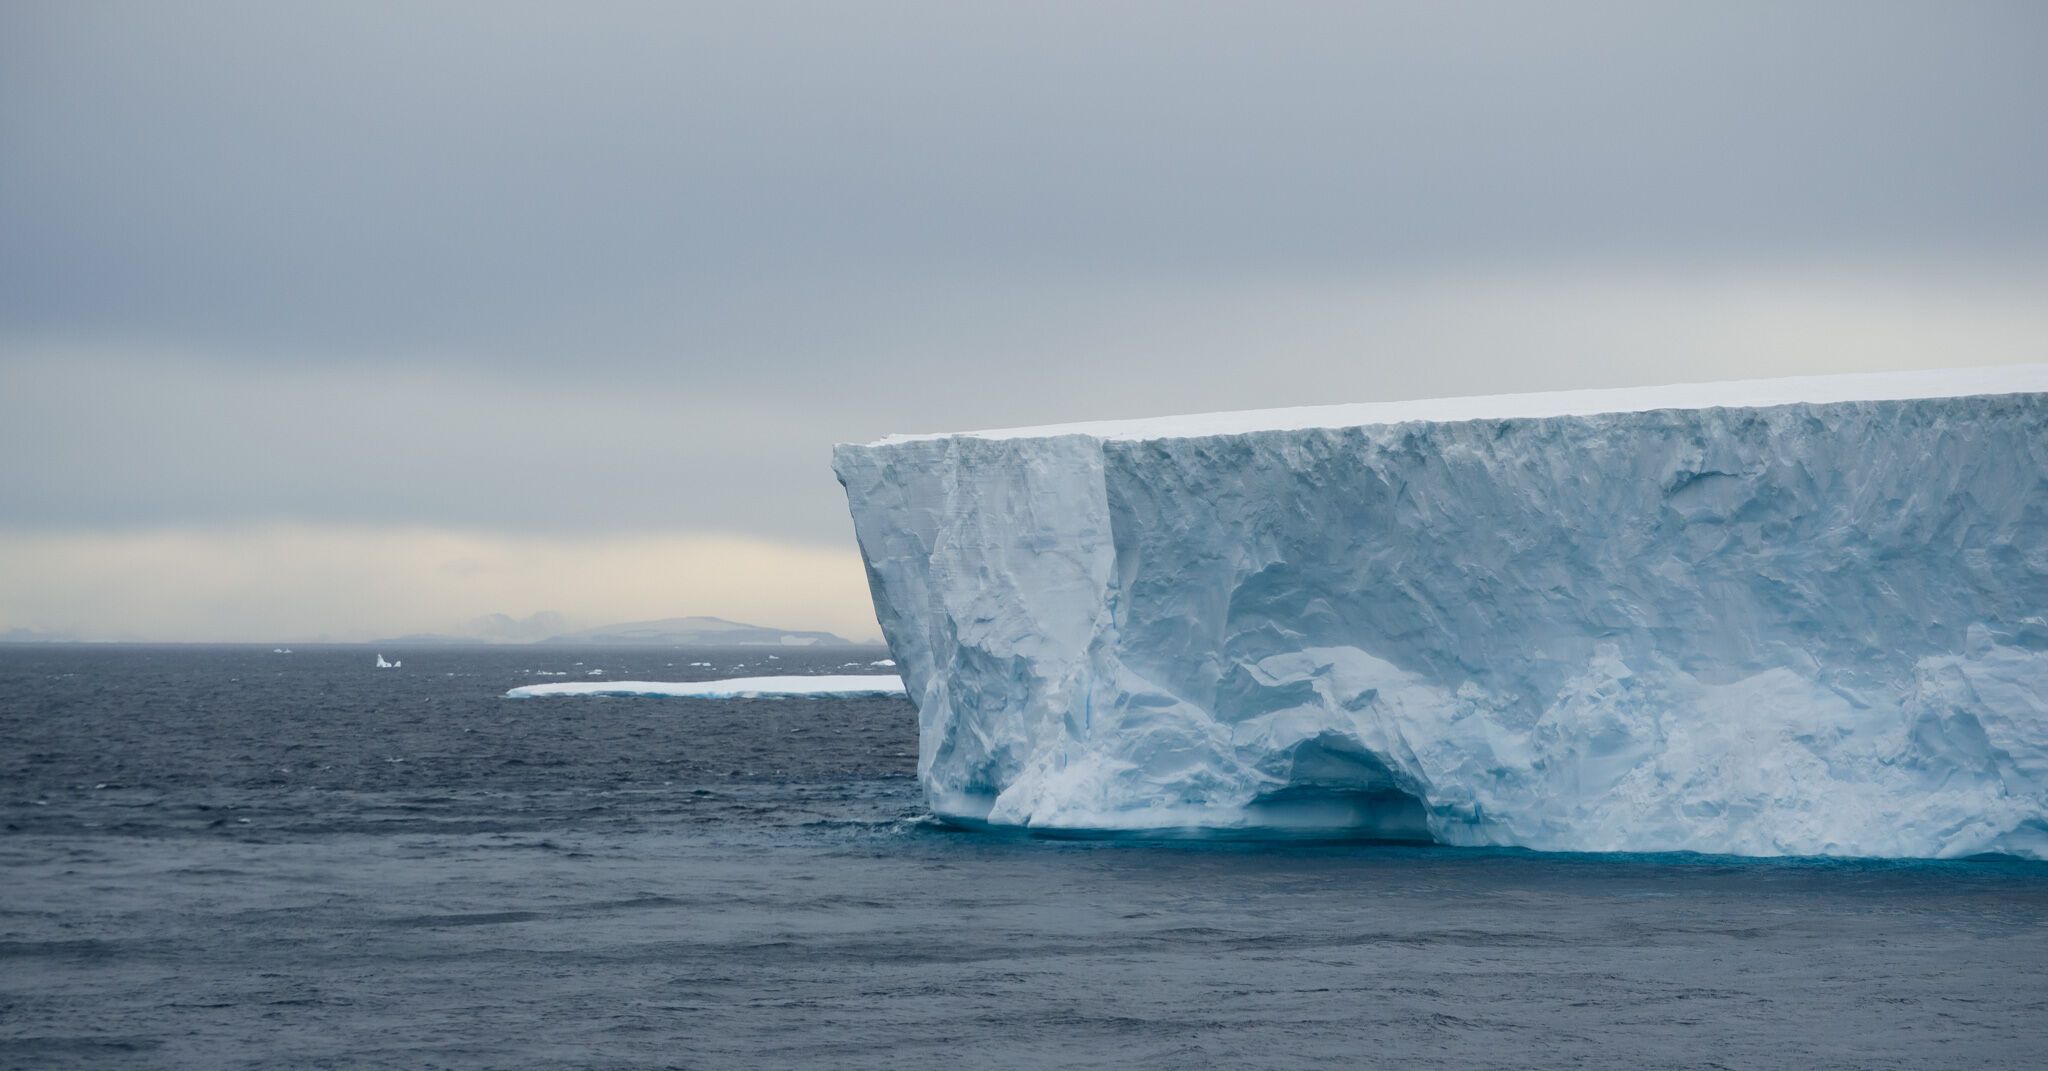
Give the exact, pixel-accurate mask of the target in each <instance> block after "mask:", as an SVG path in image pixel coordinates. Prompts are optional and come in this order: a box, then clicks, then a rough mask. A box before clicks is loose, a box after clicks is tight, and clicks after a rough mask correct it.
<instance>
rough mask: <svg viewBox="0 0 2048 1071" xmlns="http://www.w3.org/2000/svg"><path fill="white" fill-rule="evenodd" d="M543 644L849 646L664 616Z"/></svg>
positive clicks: (829, 637)
mask: <svg viewBox="0 0 2048 1071" xmlns="http://www.w3.org/2000/svg"><path fill="white" fill-rule="evenodd" d="M540 642H542V643H550V644H555V643H559V644H573V645H577V646H587V647H814V646H830V647H851V646H854V643H853V641H852V640H848V639H846V638H844V637H842V636H838V635H835V634H833V633H830V632H818V631H807V630H791V629H779V628H768V627H766V626H762V625H749V624H745V623H743V622H739V621H727V620H726V619H725V618H722V617H664V618H661V619H660V620H657V621H628V622H625V623H624V624H618V625H599V626H597V627H596V628H586V629H579V630H577V631H575V632H565V633H562V634H561V635H559V636H550V637H548V638H547V639H545V640H542V641H540Z"/></svg>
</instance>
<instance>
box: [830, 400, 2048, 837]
mask: <svg viewBox="0 0 2048 1071" xmlns="http://www.w3.org/2000/svg"><path fill="white" fill-rule="evenodd" d="M2013 377H2017V383H2016V387H2017V389H2011V390H2008V391H2006V392H2005V393H1986V394H1971V395H1967V396H1961V397H1940V396H1934V397H1922V396H1910V395H1915V394H1926V393H1927V385H1926V383H1925V382H1924V381H1921V382H1920V383H1919V384H1918V385H1917V386H1915V387H1913V389H1911V390H1908V389H1905V388H1903V387H1900V388H1896V390H1895V392H1896V393H1898V394H1901V395H1907V396H1902V397H1897V398H1891V399H1885V398H1882V397H1877V398H1871V397H1869V396H1870V395H1873V394H1875V395H1882V394H1884V393H1885V392H1886V391H1885V387H1884V384H1883V383H1882V382H1880V383H1879V384H1878V385H1877V386H1875V387H1872V386H1871V385H1870V383H1868V382H1865V381H1863V380H1859V381H1858V382H1856V383H1853V384H1852V383H1851V382H1850V381H1849V380H1846V379H1845V380H1833V381H1820V382H1824V383H1828V384H1830V386H1828V387H1825V388H1811V387H1809V388H1803V389H1802V391H1801V392H1799V393H1802V394H1803V395H1804V396H1809V397H1815V398H1818V399H1820V400H1817V401H1794V402H1792V403H1790V404H1761V405H1753V406H1734V407H1727V406H1717V407H1685V406H1683V405H1679V406H1677V407H1671V406H1669V405H1666V404H1655V403H1662V402H1669V401H1671V400H1672V397H1671V396H1668V395H1667V396H1660V397H1653V398H1651V399H1649V400H1648V401H1645V400H1644V399H1642V398H1640V397H1629V396H1618V397H1617V398H1616V399H1609V402H1611V403H1612V408H1615V409H1621V410H1623V411H1611V412H1601V411H1597V410H1598V409H1600V408H1603V403H1602V402H1601V400H1599V399H1594V400H1592V401H1578V400H1574V402H1573V403H1572V405H1573V406H1576V407H1584V408H1589V409H1593V410H1596V411H1590V412H1554V411H1553V410H1556V409H1558V408H1560V406H1559V405H1558V404H1557V403H1556V401H1555V399H1554V398H1549V397H1546V396H1534V397H1530V398H1523V399H1493V400H1487V401H1491V402H1494V403H1497V404H1495V405H1492V406H1491V407H1488V406H1484V405H1482V406H1478V407H1477V408H1476V410H1475V411H1474V412H1470V413H1461V412H1457V411H1455V409H1454V411H1453V412H1452V413H1451V414H1450V415H1451V416H1452V417H1454V418H1452V419H1411V420H1401V419H1399V417H1400V416H1401V415H1402V414H1401V411H1398V410H1397V411H1394V412H1392V413H1390V414H1388V415H1390V416H1392V417H1393V418H1395V419H1391V420H1383V421H1375V422H1370V423H1359V424H1355V425H1349V426H1343V425H1339V424H1338V422H1337V421H1336V420H1334V419H1331V417H1332V416H1333V414H1334V415H1343V414H1345V413H1347V412H1348V411H1347V410H1335V411H1333V413H1323V414H1321V415H1316V414H1315V413H1313V412H1311V413H1310V415H1308V416H1304V415H1303V414H1301V413H1298V412H1297V413H1282V414H1268V415H1260V414H1250V415H1245V416H1244V417H1242V418H1238V419H1237V423H1238V424H1239V425H1240V426H1236V427H1232V426H1229V425H1230V421H1229V420H1228V419H1223V418H1195V419H1193V420H1190V421H1183V422H1138V423H1135V424H1131V425H1107V426H1094V427H1090V428H1087V429H1085V430H1083V431H1071V430H1069V429H1048V430H1047V432H1045V433H1034V432H1030V431H1025V432H1005V433H982V434H974V435H961V436H941V437H930V438H921V439H911V440H897V441H884V442H883V443H878V444H874V445H869V446H843V447H841V448H839V450H838V452H837V454H836V457H835V467H836V468H837V470H838V473H839V476H840V479H841V481H842V483H844V484H845V486H846V489H847V494H848V499H849V502H850V504H851V507H852V510H853V516H854V521H855V526H856V530H857V532H858V534H859V537H860V541H861V546H862V550H863V553H864V555H865V558H866V560H867V563H868V571H869V577H870V582H871V586H872V589H873V593H874V597H875V605H876V611H877V615H878V617H879V619H880V621H881V624H882V627H883V630H884V633H885V634H886V636H887V637H888V639H889V643H890V646H891V648H892V649H893V651H894V654H895V657H896V659H897V662H898V663H899V665H900V666H901V667H902V670H903V674H904V677H905V680H906V683H907V685H908V687H909V691H910V695H911V697H912V699H913V700H914V701H915V702H916V703H917V705H918V710H919V718H920V729H921V734H920V738H921V744H920V754H919V772H920V776H921V778H922V780H923V782H924V785H925V788H926V790H927V793H928V795H929V797H930V799H931V802H932V806H933V807H934V809H935V810H937V811H938V812H940V813H941V814H945V815H950V816H954V817H960V818H968V819H977V820H985V821H990V822H996V823H1006V824H1017V825H1029V826H1034V827H1047V828H1089V829H1097V828H1100V829H1133V828H1157V827H1165V826H1185V825H1196V826H1246V825H1254V826H1256V825H1267V824H1285V825H1301V824H1317V823H1337V824H1344V825H1348V826H1356V827H1361V828H1365V829H1367V830H1370V831H1376V832H1379V833H1383V834H1386V835H1390V836H1427V837H1431V838H1434V839H1437V840H1442V841H1447V842H1452V843H1506V844H1521V845H1526V846H1529V847H1536V848H1550V849H1585V850H1698V851H1726V852H1739V853H1753V854H1773V853H1786V852H1793V853H1840V854H1866V855H1893V856H1933V855H1949V854H1962V853H1970V852H1978V851H2008V852H2015V853H2021V854H2033V855H2043V856H2048V616H2044V615H2048V394H2043V393H2041V391H2042V390H2048V374H2044V373H2043V371H2042V370H2039V369H2033V370H2020V371H2019V372H2009V373H2008V379H2011V378H2013ZM2029 377H2031V378H2029ZM1868 378H1869V377H1864V380H1867V379H1868ZM2000 382H2001V383H2004V382H2006V381H2000ZM1939 386H1940V385H1939V384H1938V383H1937V384H1936V388H1937V391H1936V392H1937V394H1938V388H1939ZM1851 388H1854V389H1851ZM1653 393H1654V392H1653ZM1763 393H1764V394H1766V395H1768V393H1769V392H1767V391H1766V392H1763ZM1837 396H1840V397H1849V398H1854V399H1857V400H1846V401H1838V400H1828V399H1829V398H1831V397H1837ZM1677 397H1678V398H1679V399H1680V400H1682V398H1683V397H1684V395H1678V396H1677ZM1443 404H1445V403H1420V404H1419V405H1418V406H1417V407H1416V408H1415V409H1414V410H1412V411H1416V412H1432V411H1434V410H1431V408H1430V407H1431V406H1441V405H1443ZM1363 408H1365V409H1367V410H1370V412H1369V413H1368V415H1372V416H1379V415H1381V414H1387V409H1386V407H1363ZM1528 412H1534V413H1539V414H1542V415H1533V416H1531V415H1518V414H1520V413H1528ZM1219 420H1221V424H1222V426H1221V430H1215V429H1217V428H1218V426H1219ZM1262 423H1265V424H1270V425H1272V426H1270V427H1264V428H1262V427H1260V424H1262ZM1324 423H1328V424H1330V425H1331V426H1323V424H1324Z"/></svg>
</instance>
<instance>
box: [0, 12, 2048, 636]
mask: <svg viewBox="0 0 2048 1071" xmlns="http://www.w3.org/2000/svg"><path fill="white" fill-rule="evenodd" d="M2044 50H2048V6H2044V5H2040V4H2036V3H1951V4H1935V3H1926V4H1884V3H1842V4H1835V3H1807V4H1800V3H1793V4H1784V3H1770V4H1740V3H1737V4H1700V5H1694V6H1689V7H1678V6H1673V5H1661V4H1641V3H1612V4H1608V3H1592V4H1585V3H1563V4H1546V5H1535V4H1514V5H1510V4H1466V5H1425V4H1396V5H1379V4H1365V3H1354V4H1328V5H1323V4H1314V5H1288V4H1276V3H1262V4H1216V5H1206V4H1191V3H1158V4H1120V3H1087V4H1046V3H1033V4H1021V3H1020V4H1011V5H988V4H958V3H930V4H894V3H870V4H845V5H826V4H787V5H784V4H773V3H748V4H733V5H728V6H689V5H679V4H647V5H637V4H602V3H600V4H576V5H569V4H558V5H522V4H507V3H488V4H475V5H465V4H455V3H440V4H434V5H411V4H395V5H389V6H386V5H379V4H371V3H348V4H334V5H322V4H290V5H277V4H264V3H251V4H209V3H188V4H179V5H144V4H133V5H127V4H97V3H89V4H69V3H54V2H53V3H41V4H37V3H16V4H10V5H7V6H5V7H4V8H0V630H4V629H6V628H8V627H16V628H43V629H53V630H63V631H69V632H74V633H77V634H80V635H85V636H91V637H112V636H137V637H146V638H160V639H256V640H267V639H282V638H295V637H296V638H304V637H311V636H316V635H326V636H332V637H336V638H362V637H370V636H376V635H389V634H393V633H398V632H406V631H415V630H430V629H443V628H447V627H449V626H450V625H451V624H452V623H453V622H456V621H460V620H462V619H464V618H468V617H472V616H475V615H477V614H481V613H485V612H490V611H502V612H507V613H512V614H526V613H531V612H533V611H537V610H543V609H554V610H560V611H563V612H565V613H568V614H570V615H571V616H572V617H575V618H578V619H580V620H585V621H589V622H592V623H596V622H600V621H604V620H611V619H620V618H630V617H651V616H666V615H671V614H687V613H716V614H721V615H724V616H730V617H737V618H741V619H750V620H761V621H763V622H764V623H768V624H780V625H785V626H788V627H825V628H833V629H836V630H838V631H841V632H845V633H848V634H856V635H861V636H874V635H875V634H876V630H875V628H874V624H873V619H872V614H871V613H870V611H869V609H868V607H867V606H866V592H865V586H864V582H863V580H862V578H861V575H860V570H859V565H858V559H857V557H856V556H855V553H854V550H853V546H852V536H851V529H850V526H849V524H848V523H847V521H846V519H845V508H844V502H843V499H842V498H841V497H840V493H839V489H838V486H837V484H836V483H835V482H834V481H833V478H832V475H831V472H830V468H829V463H828V455H829V448H830V445H831V443H833V442H835V441H840V440H864V439H869V438H874V437H878V436H880V435H883V434H886V433H889V432H898V431H934V430H946V429H959V428H972V427H987V426H999V425H1009V424H1031V423H1048V422H1055V421H1068V420H1079V419H1090V418H1104V417H1116V416H1141V415H1155V414H1164V413H1171V412H1176V411H1191V410H1210V409H1222V408H1249V407H1263V406H1275V405H1292V404H1315V403H1325V402H1337V401H1371V400H1382V399H1396V398H1405V397H1421V396H1432V395H1447V394H1481V393H1497V392H1506V391H1522V390H1540V389H1548V388H1567V387H1590V386H1623V385H1632V384H1645V383H1660V382H1672V381H1682V380H1699V379H1715V378H1730V377H1744V376H1760V375H1776V374H1795V373H1808V372H1827V371H1842V370H1857V369H1885V368H1914V367H1938V366H1944V365H1949V366H1957V365H1982V364H1997V363H2006V362H2014V361H2026V360H2033V361H2039V360H2048V195H2044V191H2048V122H2044V121H2043V115H2044V105H2048V63H2043V62H2042V61H2041V57H2042V55H2043V53H2044Z"/></svg>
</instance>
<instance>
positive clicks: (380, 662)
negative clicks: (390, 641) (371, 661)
mask: <svg viewBox="0 0 2048 1071" xmlns="http://www.w3.org/2000/svg"><path fill="white" fill-rule="evenodd" d="M402 665H405V662H404V660H403V659H401V660H399V661H397V662H386V661H384V655H383V654H382V653H381V652H379V653H378V655H377V668H378V669H397V668H398V667H400V666H402Z"/></svg>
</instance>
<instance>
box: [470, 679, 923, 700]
mask: <svg viewBox="0 0 2048 1071" xmlns="http://www.w3.org/2000/svg"><path fill="white" fill-rule="evenodd" d="M902 694H903V678H901V677H894V676H888V675H885V674H878V673H861V674H819V675H816V676H806V677H732V678H728V679H726V680H719V681H573V682H568V683H563V684H529V685H526V686H524V687H520V688H514V689H512V690H511V691H509V692H506V693H505V697H506V698H507V699H546V698H550V697H554V696H571V695H584V696H589V695H599V696H614V697H621V698H653V699H662V698H670V699H761V698H769V697H781V696H817V697H824V696H855V695H902Z"/></svg>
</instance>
